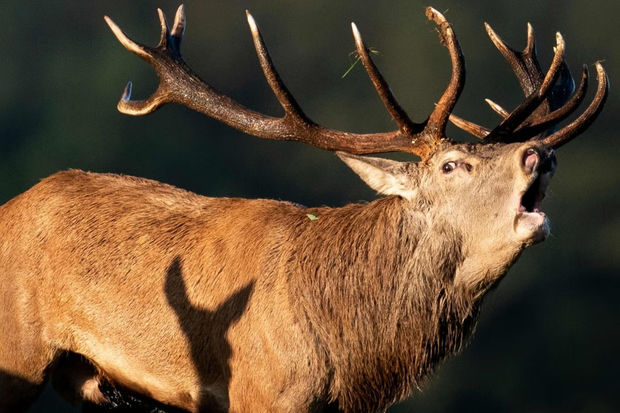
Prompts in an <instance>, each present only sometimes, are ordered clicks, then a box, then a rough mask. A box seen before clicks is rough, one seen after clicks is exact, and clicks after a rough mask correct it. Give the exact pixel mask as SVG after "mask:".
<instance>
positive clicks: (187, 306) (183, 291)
mask: <svg viewBox="0 0 620 413" xmlns="http://www.w3.org/2000/svg"><path fill="white" fill-rule="evenodd" d="M164 288H165V293H166V298H167V300H168V303H169V304H170V307H171V308H172V309H173V310H174V311H175V313H176V315H177V319H178V320H179V325H180V326H181V329H182V330H183V333H184V334H185V336H186V338H187V341H188V343H189V347H190V352H191V357H192V360H193V363H194V366H195V368H196V373H197V374H198V375H199V377H200V384H201V389H202V390H203V391H202V392H201V398H200V404H199V406H200V407H199V410H200V411H208V412H212V411H227V408H225V409H224V410H222V409H221V407H219V406H222V405H223V406H228V405H229V399H228V386H229V384H230V377H231V371H230V366H229V359H230V357H231V356H232V348H231V346H230V344H229V343H228V340H227V339H226V332H227V331H228V329H229V328H230V326H231V325H233V324H234V323H235V322H236V321H237V320H239V318H241V316H242V315H243V313H244V312H245V310H246V308H247V305H248V301H249V299H250V296H251V294H252V291H253V289H254V282H253V281H252V282H250V283H248V284H247V285H246V286H245V287H243V288H241V289H239V290H238V291H236V292H235V293H234V294H232V295H231V296H230V297H229V298H228V299H227V300H226V301H224V302H223V303H222V304H220V305H219V307H217V308H216V309H215V310H213V311H211V310H207V309H201V308H198V307H196V306H194V305H192V303H191V302H190V301H189V298H188V295H187V287H186V285H185V281H184V279H183V268H182V261H181V258H180V257H178V256H177V257H175V259H174V260H173V261H172V263H171V264H170V266H169V267H168V271H167V273H166V283H165V287H164ZM221 383H225V385H224V386H222V385H221ZM207 388H208V389H209V390H210V391H209V392H207V391H204V390H205V389H207Z"/></svg>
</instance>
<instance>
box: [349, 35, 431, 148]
mask: <svg viewBox="0 0 620 413" xmlns="http://www.w3.org/2000/svg"><path fill="white" fill-rule="evenodd" d="M351 29H352V31H353V38H354V39H355V47H356V48H357V53H358V55H359V56H360V58H361V60H362V64H363V65H364V68H365V69H366V72H367V73H368V77H369V78H370V80H371V81H372V83H373V85H374V86H375V89H376V90H377V93H378V94H379V97H380V98H381V101H382V102H383V105H384V106H385V107H386V109H387V110H388V112H390V115H391V116H392V119H394V121H395V122H396V124H397V125H398V127H399V129H400V131H401V132H402V133H403V134H404V135H408V136H413V135H414V134H416V133H419V132H421V131H422V130H423V129H424V125H423V124H417V123H414V122H413V121H412V120H411V119H410V118H409V116H408V115H407V113H406V112H405V111H404V110H403V108H402V107H401V106H400V105H399V103H398V101H397V100H396V98H395V97H394V94H393V93H392V91H391V90H390V87H389V86H388V84H387V82H386V81H385V78H384V77H383V76H382V75H381V72H379V69H377V66H376V65H375V63H374V62H373V60H372V59H371V57H370V55H369V54H368V49H367V48H366V45H365V44H364V41H363V40H362V35H361V34H360V32H359V30H358V29H357V26H356V25H355V23H351Z"/></svg>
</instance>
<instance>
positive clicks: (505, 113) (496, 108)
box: [484, 98, 510, 119]
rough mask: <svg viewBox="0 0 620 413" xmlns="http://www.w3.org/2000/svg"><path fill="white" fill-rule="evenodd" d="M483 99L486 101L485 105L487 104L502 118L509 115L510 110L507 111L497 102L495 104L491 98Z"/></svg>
mask: <svg viewBox="0 0 620 413" xmlns="http://www.w3.org/2000/svg"><path fill="white" fill-rule="evenodd" d="M484 101H485V102H487V105H489V106H490V107H491V109H492V110H493V112H495V113H497V114H498V115H499V116H501V117H502V118H504V119H506V118H507V117H508V116H509V115H510V112H508V111H507V110H506V109H504V108H503V107H501V106H500V105H499V104H497V103H495V102H494V101H492V100H491V99H489V98H486V99H484Z"/></svg>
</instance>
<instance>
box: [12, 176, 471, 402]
mask: <svg viewBox="0 0 620 413" xmlns="http://www.w3.org/2000/svg"><path fill="white" fill-rule="evenodd" d="M112 195H113V197H114V198H113V199H114V202H110V201H109V200H110V197H111V196H112ZM403 202H404V201H403V200H402V199H400V198H397V197H390V198H386V199H382V200H379V201H375V202H372V203H369V204H365V205H350V206H347V207H344V208H340V209H330V208H318V209H304V208H301V207H299V206H296V205H293V204H290V203H286V202H276V201H269V200H253V201H250V200H244V199H226V198H204V197H200V196H197V195H194V194H191V193H188V192H185V191H182V190H178V189H175V188H172V187H169V186H166V185H162V184H158V183H155V182H152V181H147V180H139V179H133V178H127V177H119V176H112V175H97V174H87V173H83V172H79V171H68V172H62V173H58V174H56V175H54V176H52V177H50V178H48V179H46V180H44V181H43V182H42V183H40V184H38V185H37V186H35V187H34V188H33V189H32V190H30V191H28V192H26V193H24V194H23V195H21V196H20V197H18V198H16V199H15V200H13V201H11V202H10V203H8V204H7V205H5V206H3V207H2V208H1V209H0V222H2V223H3V226H2V233H3V241H2V243H1V244H0V245H1V248H0V251H2V255H0V263H1V265H0V272H1V273H2V274H3V275H10V276H9V277H7V276H3V277H2V279H1V280H2V291H5V295H6V297H4V298H5V300H4V301H3V303H4V306H5V307H6V308H4V309H3V315H4V319H3V321H4V323H3V324H4V325H5V326H8V327H9V329H11V326H15V330H16V331H20V334H18V335H17V336H15V337H13V340H14V342H9V343H3V344H4V346H3V348H2V350H3V354H7V355H9V354H10V355H11V356H12V357H11V358H12V359H13V360H15V361H16V362H17V364H16V365H15V366H13V367H14V371H15V372H19V373H22V375H24V374H23V373H26V372H27V370H28V367H27V366H24V365H20V362H19V360H22V359H24V358H25V357H24V355H23V354H21V352H24V351H28V352H31V351H32V350H33V348H36V349H38V350H39V353H41V354H42V355H45V356H46V357H45V356H42V359H40V360H38V362H39V363H41V364H40V365H39V366H31V367H30V368H32V367H35V368H34V369H33V370H34V371H33V372H28V373H35V374H34V375H33V376H32V377H27V378H28V379H31V380H32V381H39V380H41V379H42V377H36V376H37V374H39V373H41V372H42V371H43V368H42V367H43V366H46V365H48V364H50V363H51V362H52V361H53V360H54V358H55V357H57V356H58V353H59V352H62V351H71V352H75V353H78V354H81V355H83V356H85V357H86V358H87V359H89V360H90V361H91V362H93V363H94V364H95V365H96V366H97V367H98V368H99V369H100V372H101V374H103V375H104V377H106V379H108V380H112V381H113V382H115V383H118V384H120V385H123V386H126V387H128V388H130V389H132V390H135V391H142V392H146V394H149V395H151V396H152V397H154V398H155V399H157V400H160V401H162V402H164V403H169V404H171V405H176V406H179V407H183V408H187V409H190V410H197V409H198V407H199V406H201V407H202V408H203V409H205V408H207V411H209V409H213V410H215V411H217V410H226V409H227V408H228V407H230V409H231V411H302V410H306V409H310V407H311V406H320V405H321V403H322V404H327V401H328V400H329V399H330V398H331V397H333V398H335V399H336V398H338V397H339V395H340V394H341V392H342V395H343V396H346V397H347V398H349V399H348V400H347V403H350V405H351V407H355V408H357V409H369V408H371V409H372V408H375V409H376V408H380V407H383V406H384V405H385V404H386V403H389V402H391V401H393V400H394V399H395V398H398V397H402V396H403V395H405V394H407V393H408V392H409V391H410V389H411V386H412V385H413V384H414V383H415V382H416V381H417V380H418V379H419V378H421V376H422V374H424V373H425V372H426V370H428V369H429V368H430V367H431V360H424V359H420V356H421V355H422V354H423V351H424V346H427V345H428V346H431V345H435V346H437V347H436V351H437V354H434V355H433V357H436V358H440V357H441V356H442V355H443V354H444V353H446V352H449V351H451V350H454V349H456V348H458V346H459V345H460V343H461V342H462V336H463V334H461V331H460V330H461V327H460V325H459V324H460V323H461V322H462V321H465V320H467V323H466V324H467V326H468V327H469V326H470V325H471V318H472V316H473V314H474V312H475V309H476V308H477V305H476V304H477V303H476V302H473V301H471V300H466V299H465V298H466V297H465V295H464V292H460V293H463V308H455V309H449V308H448V309H445V311H446V314H442V313H441V311H443V309H439V308H434V307H435V306H436V305H437V303H436V300H437V299H439V296H438V294H439V293H440V292H443V293H444V294H448V295H450V294H454V293H456V292H451V291H446V288H447V287H448V286H449V285H450V283H448V282H447V280H450V279H452V278H453V277H454V272H455V269H456V266H457V264H460V263H461V262H462V260H463V257H461V255H460V254H459V249H460V248H461V245H460V240H459V239H458V238H457V239H454V235H453V234H450V232H447V233H446V234H443V235H444V236H445V237H441V238H439V237H438V235H439V236H441V234H430V233H429V232H433V227H432V226H429V224H428V222H429V220H430V217H428V216H425V215H424V214H423V213H422V212H418V213H414V214H412V213H411V211H410V210H407V209H406V208H404V206H403V205H402V203H403ZM310 212H311V213H313V214H315V215H316V216H317V217H318V219H317V220H314V221H312V220H310V219H308V217H307V216H306V214H307V213H310ZM26 220H28V221H30V223H31V225H27V223H26V222H25V221H26ZM32 220H34V222H33V221H32ZM7 223H10V225H9V226H7ZM24 228H29V230H28V231H24ZM403 234H408V235H407V236H406V239H404V240H403V239H402V235H403ZM421 237H423V238H426V239H427V240H430V241H431V242H425V243H419V242H418V241H419V238H421ZM433 248H439V249H444V248H445V255H444V257H443V259H444V260H445V263H444V265H441V266H440V267H437V266H436V263H430V262H424V260H426V259H429V258H434V257H436V252H434V251H431V250H432V249H433ZM24 254H26V255H24ZM15 256H27V257H29V258H28V259H22V260H12V259H11V257H15ZM351 257H356V258H351ZM438 268H442V269H444V271H445V272H446V273H445V274H436V273H435V272H437V271H439V270H438ZM420 272H427V273H426V274H420ZM143 274H149V276H148V277H144V276H143ZM443 280H446V281H445V282H444V281H443ZM434 283H436V285H434ZM55 291H56V292H61V293H59V294H51V293H50V292H55ZM43 292H46V293H45V297H41V294H43ZM33 293H35V294H36V295H34V296H33ZM434 296H437V297H435V299H433V298H431V297H434ZM59 315H60V316H59ZM451 316H454V317H456V318H458V322H457V323H456V324H457V325H454V326H452V327H453V328H456V331H454V332H453V333H452V334H453V335H454V337H450V339H448V340H447V341H448V342H446V343H441V344H440V343H438V342H437V343H434V342H435V341H437V340H438V339H439V337H438V335H436V333H435V332H432V333H431V332H430V331H429V333H428V334H429V335H430V337H419V336H417V334H416V333H415V332H417V331H419V330H420V326H419V325H420V324H424V325H425V328H426V329H428V328H439V324H441V323H443V322H445V321H448V320H445V321H444V320H443V318H444V317H446V318H448V317H451ZM24 320H29V321H30V322H29V323H28V324H27V325H28V326H29V328H27V329H25V330H22V329H21V328H17V326H18V325H23V323H24ZM50 320H54V322H53V323H51V322H49V321H50ZM433 324H436V326H433ZM416 327H417V328H416ZM319 329H320V330H321V331H317V330H319ZM129 332H130V334H128V333H129ZM111 338H113V339H111ZM283 338H284V339H283ZM410 340H420V342H419V343H416V344H417V346H419V347H420V348H417V349H412V348H411V347H412V344H413V343H407V342H408V341H410ZM18 343H19V344H18ZM26 344H28V345H26ZM404 349H406V351H404V352H403V350H404ZM188 354H189V355H190V356H191V357H188ZM345 354H346V357H343V355H345ZM378 355H380V356H379V357H378ZM376 360H381V361H382V362H384V363H386V365H383V366H375V365H374V363H375V362H376ZM392 363H393V364H392ZM412 365H413V366H415V367H416V368H417V369H412V370H411V376H410V377H408V380H406V381H405V382H404V383H393V382H390V380H392V379H391V377H390V376H391V375H393V370H394V369H402V370H403V371H406V370H409V367H411V366H412ZM162 366H165V367H164V368H162ZM3 367H4V368H7V367H10V366H3ZM378 369H379V370H378ZM329 371H332V372H333V373H332V374H333V378H332V380H328V379H327V378H328V377H330V374H328V372H329ZM233 373H235V374H233ZM384 374H385V376H384ZM368 379H373V380H374V381H375V384H374V386H377V385H379V384H380V383H385V384H381V385H380V387H381V389H376V388H375V389H373V387H372V386H370V387H368V384H364V383H367V382H368ZM386 380H387V382H386ZM350 387H353V388H352V389H351V388H350ZM364 387H368V388H364ZM362 390H363V391H365V392H368V391H371V392H375V393H377V392H379V390H381V391H382V392H386V391H387V392H388V393H393V394H388V395H387V396H386V395H383V394H381V395H379V394H377V395H376V396H375V397H377V400H373V401H372V403H366V404H362V402H361V401H360V400H356V399H355V398H354V396H353V395H354V394H356V393H355V392H356V391H362ZM229 397H230V401H231V402H232V404H230V406H229ZM381 397H382V398H381ZM317 403H318V404H317Z"/></svg>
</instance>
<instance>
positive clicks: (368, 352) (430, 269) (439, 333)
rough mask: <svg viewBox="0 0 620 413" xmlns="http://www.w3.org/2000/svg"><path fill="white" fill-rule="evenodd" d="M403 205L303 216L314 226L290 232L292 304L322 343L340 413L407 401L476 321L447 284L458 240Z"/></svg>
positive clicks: (385, 203) (465, 300) (384, 202)
mask: <svg viewBox="0 0 620 413" xmlns="http://www.w3.org/2000/svg"><path fill="white" fill-rule="evenodd" d="M405 203H407V201H405V200H403V199H402V198H399V197H395V196H394V197H388V198H384V199H380V200H378V201H375V202H372V203H369V204H366V205H348V206H346V207H344V208H339V209H327V208H320V209H309V212H311V213H313V214H315V215H316V216H317V217H318V219H317V220H314V221H307V222H303V223H301V224H300V227H299V228H298V231H297V232H296V237H297V238H296V243H295V245H296V246H295V247H294V249H293V250H292V253H291V255H290V258H289V262H288V274H291V275H290V277H291V278H293V277H294V278H295V279H291V285H293V290H292V291H291V293H292V297H291V301H292V303H293V305H298V306H299V308H300V310H301V313H302V314H303V317H305V319H306V321H307V322H308V324H309V326H310V328H311V329H312V330H313V331H314V332H315V334H316V336H317V337H318V340H319V342H318V343H317V345H318V346H319V348H320V349H321V351H322V352H324V354H325V356H326V359H327V362H326V363H327V367H328V369H329V370H330V371H331V375H332V377H331V382H330V384H329V390H328V392H329V396H330V397H331V399H332V400H334V401H337V403H338V405H339V408H340V409H342V410H344V411H346V412H352V411H382V410H384V409H385V408H387V406H389V405H390V404H391V403H393V402H394V401H396V400H399V399H402V398H404V397H406V396H408V395H409V394H410V393H411V392H412V391H413V388H414V387H415V386H417V385H418V383H419V381H420V380H421V379H422V378H423V377H424V376H425V375H426V374H427V373H429V371H430V370H432V368H433V367H434V365H435V364H436V363H437V362H438V361H439V360H441V359H442V358H443V357H445V356H446V355H449V354H451V353H454V352H456V351H458V350H459V349H460V348H461V346H462V344H463V342H464V340H465V339H466V337H467V336H468V334H469V333H470V331H471V330H472V329H473V327H474V325H475V320H476V318H477V317H476V316H477V312H478V310H477V309H478V307H479V305H478V304H479V301H480V299H479V298H474V295H472V294H471V292H468V291H466V290H465V289H463V288H459V287H457V286H455V285H454V283H453V280H454V275H455V272H456V270H457V268H458V267H459V265H460V264H461V263H462V262H463V260H464V259H465V257H464V252H463V251H464V246H463V238H462V237H461V235H460V234H459V233H458V232H456V231H455V229H454V228H452V227H451V226H450V225H448V224H447V223H446V222H433V221H432V219H430V218H429V217H428V216H425V215H424V213H422V212H416V211H415V208H414V209H413V211H412V208H411V203H408V204H407V205H405ZM421 207H422V206H421ZM422 208H423V207H422ZM423 209H426V208H423ZM421 210H422V209H419V210H418V211H421ZM345 251H346V254H343V252H345Z"/></svg>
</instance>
